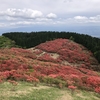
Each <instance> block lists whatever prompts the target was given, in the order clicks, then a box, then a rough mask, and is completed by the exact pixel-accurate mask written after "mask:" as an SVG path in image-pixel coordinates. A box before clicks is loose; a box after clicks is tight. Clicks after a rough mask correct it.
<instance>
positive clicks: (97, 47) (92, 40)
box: [3, 31, 100, 63]
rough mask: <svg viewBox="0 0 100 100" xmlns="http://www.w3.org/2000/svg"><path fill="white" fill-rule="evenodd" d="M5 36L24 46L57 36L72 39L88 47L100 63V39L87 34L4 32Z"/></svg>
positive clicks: (27, 46)
mask: <svg viewBox="0 0 100 100" xmlns="http://www.w3.org/2000/svg"><path fill="white" fill-rule="evenodd" d="M3 36H5V37H8V38H10V39H11V40H13V41H15V43H16V45H19V46H20V47H22V48H30V47H34V46H36V45H38V44H40V43H43V42H46V41H50V40H54V39H57V38H64V39H71V40H73V41H75V42H77V43H79V44H82V45H83V46H85V47H86V48H87V49H89V50H90V51H92V53H93V54H94V56H95V57H96V59H97V60H98V61H99V63H100V39H99V38H96V37H92V36H89V35H85V34H78V33H74V32H51V31H48V32H47V31H41V32H30V33H27V32H10V33H4V34H3Z"/></svg>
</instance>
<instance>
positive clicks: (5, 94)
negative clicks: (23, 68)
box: [0, 82, 60, 100]
mask: <svg viewBox="0 0 100 100" xmlns="http://www.w3.org/2000/svg"><path fill="white" fill-rule="evenodd" d="M59 93H60V89H58V88H53V87H48V86H43V85H40V86H38V87H34V86H33V84H30V83H27V82H20V83H19V84H18V85H17V86H12V84H10V83H8V82H5V83H3V84H0V100H55V99H56V98H58V97H59Z"/></svg>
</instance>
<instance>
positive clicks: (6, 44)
mask: <svg viewBox="0 0 100 100" xmlns="http://www.w3.org/2000/svg"><path fill="white" fill-rule="evenodd" d="M15 46H16V45H15V42H14V41H12V40H10V39H9V38H7V37H4V36H0V48H11V47H15Z"/></svg>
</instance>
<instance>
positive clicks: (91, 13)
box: [0, 0, 100, 37]
mask: <svg viewBox="0 0 100 100" xmlns="http://www.w3.org/2000/svg"><path fill="white" fill-rule="evenodd" d="M99 27H100V0H0V34H2V33H4V32H11V31H25V32H26V31H27V32H31V31H71V32H78V33H84V34H89V35H92V36H96V37H100V28H99Z"/></svg>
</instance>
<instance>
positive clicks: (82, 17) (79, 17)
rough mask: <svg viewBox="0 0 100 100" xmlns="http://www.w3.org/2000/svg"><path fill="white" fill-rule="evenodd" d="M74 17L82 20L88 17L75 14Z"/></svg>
mask: <svg viewBox="0 0 100 100" xmlns="http://www.w3.org/2000/svg"><path fill="white" fill-rule="evenodd" d="M74 19H77V20H84V19H88V18H87V17H86V16H75V17H74Z"/></svg>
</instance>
